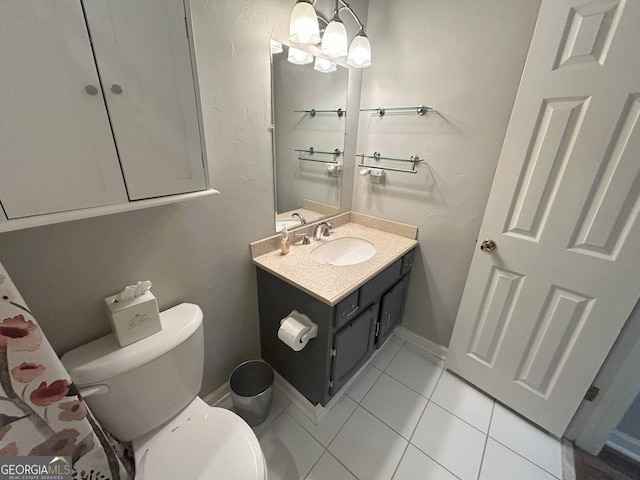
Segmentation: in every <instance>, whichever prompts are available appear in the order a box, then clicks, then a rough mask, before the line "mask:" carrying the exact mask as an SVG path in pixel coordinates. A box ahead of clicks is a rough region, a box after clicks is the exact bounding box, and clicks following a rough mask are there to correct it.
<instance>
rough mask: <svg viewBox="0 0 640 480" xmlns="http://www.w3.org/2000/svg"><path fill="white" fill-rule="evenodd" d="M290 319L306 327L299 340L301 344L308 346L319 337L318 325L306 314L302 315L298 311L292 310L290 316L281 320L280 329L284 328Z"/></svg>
mask: <svg viewBox="0 0 640 480" xmlns="http://www.w3.org/2000/svg"><path fill="white" fill-rule="evenodd" d="M290 318H291V319H294V320H296V321H297V322H299V323H300V324H302V325H304V330H303V331H302V335H301V336H300V340H299V341H300V344H302V345H306V344H307V342H308V341H309V340H311V339H312V338H315V337H317V336H318V325H316V324H315V323H313V322H312V321H311V319H310V318H309V317H307V316H306V315H305V314H304V313H300V312H298V311H297V310H292V311H291V313H290V314H289V315H287V316H286V317H285V318H283V319H282V320H280V327H281V328H282V325H283V323H284V322H286V321H287V320H288V319H290Z"/></svg>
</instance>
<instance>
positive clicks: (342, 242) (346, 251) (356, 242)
mask: <svg viewBox="0 0 640 480" xmlns="http://www.w3.org/2000/svg"><path fill="white" fill-rule="evenodd" d="M375 254H376V247H374V246H373V245H372V244H371V243H369V242H367V241H366V240H363V239H362V238H354V237H346V238H338V239H337V240H332V241H330V242H329V243H325V244H324V245H321V246H319V247H318V248H316V249H315V250H314V251H312V252H311V258H313V259H314V260H315V261H316V262H318V263H328V264H329V265H355V264H357V263H362V262H365V261H367V260H369V259H370V258H371V257H373V256H374V255H375Z"/></svg>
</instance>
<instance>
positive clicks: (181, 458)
mask: <svg viewBox="0 0 640 480" xmlns="http://www.w3.org/2000/svg"><path fill="white" fill-rule="evenodd" d="M133 448H134V454H135V458H136V477H135V478H136V480H152V479H153V480H175V479H178V478H183V479H190V480H191V479H193V480H199V479H202V480H204V479H213V478H220V479H225V480H227V479H228V480H233V479H238V480H264V479H265V478H266V467H265V461H264V456H263V455H262V450H261V448H260V444H259V443H258V439H257V438H256V436H255V434H254V433H253V430H251V428H250V427H249V425H247V424H246V423H245V422H244V421H243V420H242V419H241V418H240V417H239V416H237V415H236V414H235V413H233V412H231V411H229V410H226V409H224V408H216V407H210V406H209V405H207V404H206V403H204V401H202V400H201V399H200V398H196V399H195V400H194V401H193V402H191V403H190V404H189V405H188V406H187V407H186V408H185V409H184V410H183V411H182V412H180V414H178V415H177V416H176V417H175V418H174V419H172V420H171V421H170V422H168V423H167V424H165V425H163V426H162V427H160V428H159V429H158V430H155V431H154V432H152V433H150V434H148V435H145V436H144V437H143V438H140V439H137V440H134V442H133Z"/></svg>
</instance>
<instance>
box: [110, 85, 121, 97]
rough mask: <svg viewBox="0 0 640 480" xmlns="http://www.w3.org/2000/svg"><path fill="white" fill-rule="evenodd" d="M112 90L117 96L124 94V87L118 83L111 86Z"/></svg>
mask: <svg viewBox="0 0 640 480" xmlns="http://www.w3.org/2000/svg"><path fill="white" fill-rule="evenodd" d="M110 88H111V91H112V92H113V93H115V94H116V95H120V94H121V93H122V87H121V86H120V85H118V84H117V83H114V84H113V85H111V87H110Z"/></svg>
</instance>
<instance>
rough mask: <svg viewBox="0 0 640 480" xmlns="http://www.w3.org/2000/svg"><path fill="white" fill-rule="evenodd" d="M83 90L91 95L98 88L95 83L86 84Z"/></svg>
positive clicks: (93, 94) (95, 92) (95, 93)
mask: <svg viewBox="0 0 640 480" xmlns="http://www.w3.org/2000/svg"><path fill="white" fill-rule="evenodd" d="M84 91H85V92H87V93H88V94H89V95H91V96H92V97H93V96H95V95H97V94H98V88H97V87H96V86H95V85H87V86H86V87H84Z"/></svg>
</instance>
